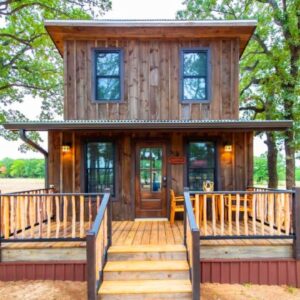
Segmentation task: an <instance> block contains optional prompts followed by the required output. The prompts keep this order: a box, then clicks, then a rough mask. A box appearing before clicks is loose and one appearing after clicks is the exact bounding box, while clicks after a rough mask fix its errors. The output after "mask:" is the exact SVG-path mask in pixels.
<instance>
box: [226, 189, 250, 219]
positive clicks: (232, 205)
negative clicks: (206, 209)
mask: <svg viewBox="0 0 300 300" xmlns="http://www.w3.org/2000/svg"><path fill="white" fill-rule="evenodd" d="M247 191H252V189H247ZM245 196H247V197H245ZM252 199H253V195H252V194H247V195H246V194H245V195H244V196H240V205H239V212H246V213H247V214H248V215H251V214H252ZM224 200H225V201H224V205H225V208H226V210H227V211H228V213H227V214H226V215H227V217H228V216H229V215H232V212H236V211H237V209H238V208H237V197H236V195H231V198H230V197H229V196H225V197H224ZM245 201H246V202H247V203H246V207H245Z"/></svg>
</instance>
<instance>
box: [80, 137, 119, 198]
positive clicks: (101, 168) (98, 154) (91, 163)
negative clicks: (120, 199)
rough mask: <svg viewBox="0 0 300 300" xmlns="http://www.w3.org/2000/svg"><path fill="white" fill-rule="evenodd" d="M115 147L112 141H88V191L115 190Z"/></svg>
mask: <svg viewBox="0 0 300 300" xmlns="http://www.w3.org/2000/svg"><path fill="white" fill-rule="evenodd" d="M114 163H115V162H114V149H113V144H112V143H88V144H87V146H86V172H87V174H86V176H87V192H90V193H102V192H104V190H105V189H106V188H109V189H110V190H111V191H112V192H113V191H114Z"/></svg>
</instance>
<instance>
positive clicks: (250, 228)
mask: <svg viewBox="0 0 300 300" xmlns="http://www.w3.org/2000/svg"><path fill="white" fill-rule="evenodd" d="M190 194H191V195H193V196H194V197H195V218H196V223H197V225H198V227H199V228H200V232H201V237H200V239H241V238H243V239H244V238H248V239H251V238H255V239H275V238H280V239H282V238H294V229H293V222H292V218H293V212H294V210H293V199H294V191H288V190H285V191H284V190H267V191H266V190H256V189H252V190H248V191H216V192H203V191H191V192H190Z"/></svg>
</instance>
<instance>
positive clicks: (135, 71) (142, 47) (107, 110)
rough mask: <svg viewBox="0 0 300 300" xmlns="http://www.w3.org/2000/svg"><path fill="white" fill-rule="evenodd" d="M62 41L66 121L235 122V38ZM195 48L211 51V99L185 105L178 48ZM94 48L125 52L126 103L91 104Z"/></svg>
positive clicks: (237, 74)
mask: <svg viewBox="0 0 300 300" xmlns="http://www.w3.org/2000/svg"><path fill="white" fill-rule="evenodd" d="M64 43H65V47H64V62H65V65H64V69H65V97H64V117H65V119H66V120H91V119H102V120H109V119H113V120H118V119H142V120H167V119H184V120H189V119H238V95H239V93H238V85H239V54H240V50H239V47H240V45H239V44H240V41H239V39H238V38H218V39H217V38H206V39H190V40H186V39H185V40H168V39H165V40H162V39H148V40H147V39H137V38H132V39H108V38H103V39H101V40H100V39H99V40H94V41H92V40H66V41H65V42H64ZM197 47H198V48H199V47H200V48H201V47H204V48H208V49H209V53H210V60H211V68H210V72H209V73H210V82H211V87H210V90H211V99H210V101H209V102H208V103H207V102H202V103H201V102H200V101H199V102H198V103H184V104H183V103H181V102H180V99H179V79H180V74H179V72H180V65H179V64H180V59H179V55H180V49H181V48H197ZM95 48H121V49H123V51H124V80H123V81H124V82H123V85H124V99H123V101H121V102H119V103H99V102H97V103H95V102H93V101H92V95H93V88H94V87H93V78H92V69H93V49H95Z"/></svg>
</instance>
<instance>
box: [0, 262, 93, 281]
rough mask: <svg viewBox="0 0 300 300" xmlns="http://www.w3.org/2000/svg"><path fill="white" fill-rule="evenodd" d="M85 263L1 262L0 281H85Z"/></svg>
mask: <svg viewBox="0 0 300 300" xmlns="http://www.w3.org/2000/svg"><path fill="white" fill-rule="evenodd" d="M86 278H87V277H86V261H49V262H45V261H40V262H2V263H0V281H17V280H71V281H86Z"/></svg>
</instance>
